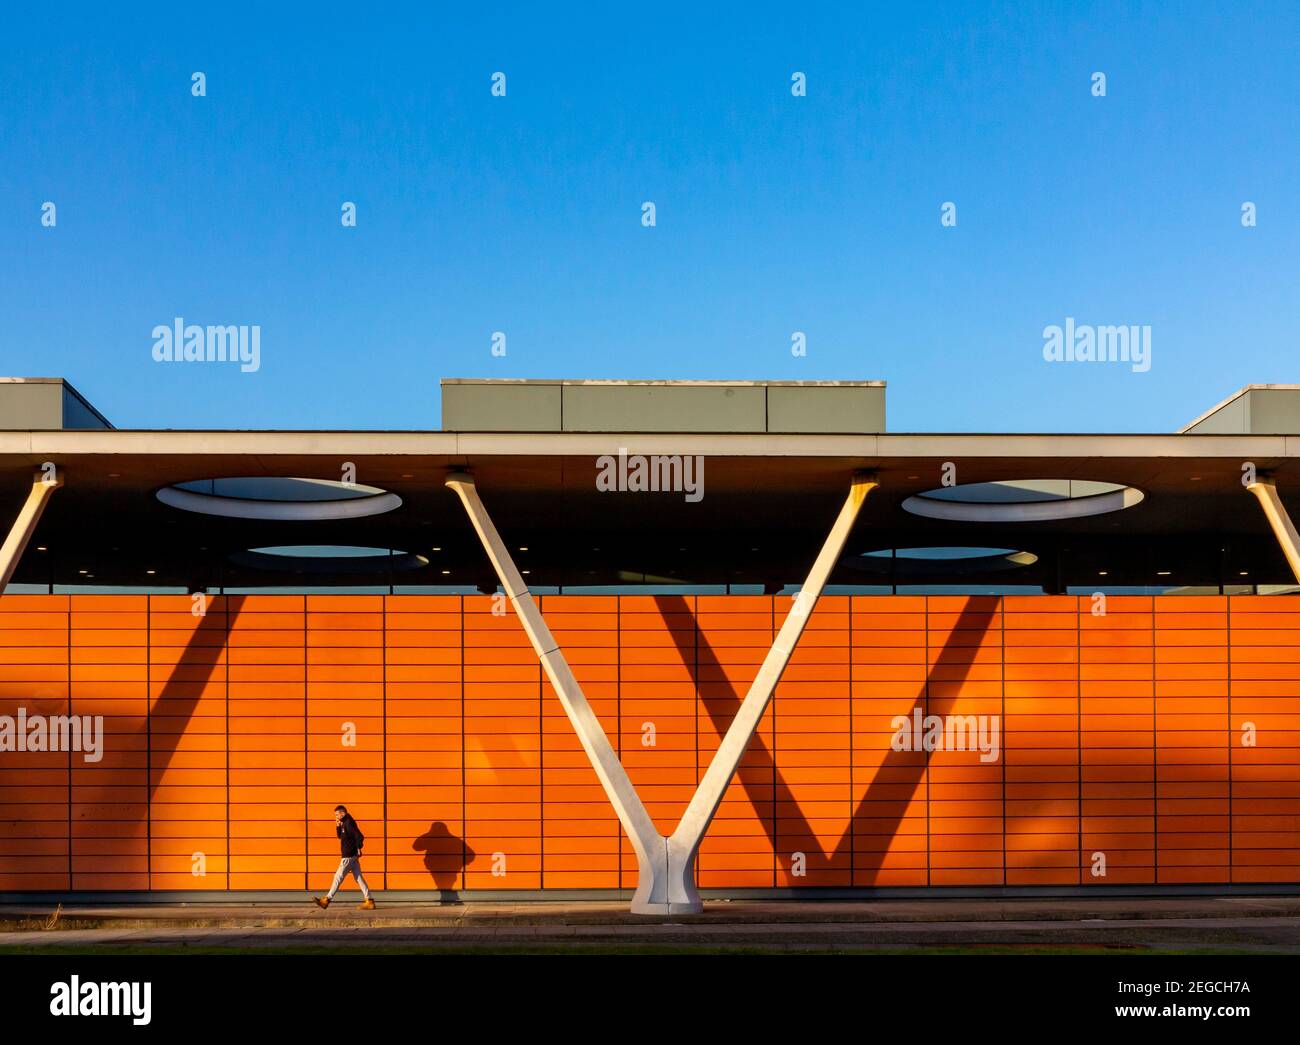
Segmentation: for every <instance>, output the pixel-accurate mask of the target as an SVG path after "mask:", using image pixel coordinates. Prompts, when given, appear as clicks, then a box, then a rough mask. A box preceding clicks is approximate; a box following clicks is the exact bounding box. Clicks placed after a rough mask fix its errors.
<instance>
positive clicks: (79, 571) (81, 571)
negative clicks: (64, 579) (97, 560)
mask: <svg viewBox="0 0 1300 1045" xmlns="http://www.w3.org/2000/svg"><path fill="white" fill-rule="evenodd" d="M77 572H78V573H85V572H86V571H85V570H78V571H77Z"/></svg>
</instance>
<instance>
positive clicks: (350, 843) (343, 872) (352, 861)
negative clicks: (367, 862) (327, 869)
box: [312, 806, 375, 911]
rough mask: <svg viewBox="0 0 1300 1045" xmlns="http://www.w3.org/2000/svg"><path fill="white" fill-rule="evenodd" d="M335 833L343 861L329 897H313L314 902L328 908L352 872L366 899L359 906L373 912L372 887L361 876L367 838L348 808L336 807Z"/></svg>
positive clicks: (340, 863) (335, 876) (340, 862)
mask: <svg viewBox="0 0 1300 1045" xmlns="http://www.w3.org/2000/svg"><path fill="white" fill-rule="evenodd" d="M334 833H335V834H336V835H338V836H339V852H340V853H341V854H342V857H343V859H341V860H340V861H339V869H338V870H337V871H335V872H334V884H333V885H331V886H330V891H329V893H328V895H326V896H325V897H320V896H313V897H312V900H313V901H315V903H316V906H317V907H328V906H329V905H330V901H331V900H333V899H334V894H335V893H337V892H338V891H339V886H340V885H342V884H343V879H344V878H346V877H347V876H348V872H349V871H350V872H351V873H352V877H353V878H355V879H356V880H357V885H359V886H361V895H362V896H364V897H365V900H364V901H363V902H362V903H360V904H358V905H357V906H358V907H360V908H361V910H363V911H373V910H374V909H375V901H374V899H373V898H372V897H371V895H370V886H368V885H366V880H365V877H364V876H363V875H362V874H361V847H362V846H363V845H365V844H366V836H365V835H363V834H362V833H361V828H359V827H358V826H357V822H356V821H355V820H353V819H352V814H351V813H349V812H348V810H347V806H335V807H334Z"/></svg>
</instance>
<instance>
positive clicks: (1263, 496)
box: [1246, 475, 1300, 583]
mask: <svg viewBox="0 0 1300 1045" xmlns="http://www.w3.org/2000/svg"><path fill="white" fill-rule="evenodd" d="M1246 489H1247V490H1249V491H1250V492H1251V493H1253V494H1254V495H1255V497H1256V498H1257V499H1258V500H1259V503H1260V507H1262V508H1263V509H1264V515H1265V517H1266V518H1267V519H1268V524H1269V525H1270V526H1271V527H1273V536H1275V537H1276V538H1277V543H1278V544H1280V545H1281V546H1282V554H1283V555H1285V556H1286V561H1287V562H1288V563H1290V564H1291V572H1292V573H1293V574H1294V575H1295V579H1296V582H1297V583H1300V535H1297V534H1296V529H1295V524H1294V523H1292V522H1291V516H1290V515H1288V514H1287V510H1286V507H1285V506H1284V505H1283V504H1282V498H1281V497H1279V496H1278V495H1277V485H1276V484H1275V483H1274V482H1273V478H1272V476H1263V475H1261V476H1259V477H1257V478H1256V479H1255V481H1254V482H1253V483H1251V484H1250V485H1249V486H1247V487H1246Z"/></svg>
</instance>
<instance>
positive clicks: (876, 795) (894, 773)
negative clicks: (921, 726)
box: [835, 599, 1001, 861]
mask: <svg viewBox="0 0 1300 1045" xmlns="http://www.w3.org/2000/svg"><path fill="white" fill-rule="evenodd" d="M1000 607H1001V600H1000V599H999V600H997V601H995V602H994V603H993V608H991V609H978V608H972V607H971V605H970V603H969V602H968V603H967V605H966V608H965V609H963V610H962V611H961V613H960V614H959V615H958V617H957V622H956V623H955V624H954V625H953V627H952V630H951V631H950V632H949V634H948V638H947V641H945V642H944V644H943V647H942V648H941V649H940V650H939V653H938V656H936V657H935V659H934V665H933V666H932V667H931V668H929V669H928V670H927V671H926V676H925V686H924V688H923V689H922V690H921V692H920V693H918V694H917V695H916V699H915V700H914V701H913V702H912V706H911V707H910V708H908V709H907V712H906V714H907V715H908V717H909V718H910V717H911V716H912V714H913V713H914V712H915V711H916V710H917V709H918V708H919V709H920V710H921V712H922V714H924V715H941V716H942V715H947V714H948V712H949V711H951V710H952V707H953V705H954V704H955V703H956V702H957V697H956V696H955V695H952V696H946V697H931V696H930V690H931V688H932V686H933V684H934V683H936V682H944V683H947V684H949V685H951V686H952V688H953V693H954V694H955V693H956V692H957V689H958V688H959V687H960V686H961V684H962V683H963V682H965V681H966V679H967V677H968V676H969V675H970V668H971V665H972V664H973V663H974V655H973V654H972V653H969V652H968V651H970V650H972V648H974V647H973V646H972V644H971V643H970V642H969V641H962V642H960V643H958V641H957V639H958V637H959V636H963V637H965V636H970V635H971V633H973V632H978V633H979V636H980V639H981V640H983V637H984V636H985V635H986V634H988V630H989V627H990V626H991V625H992V623H993V622H994V620H996V619H997V616H998V611H999V608H1000ZM928 616H929V615H928V611H927V620H926V633H927V634H928V633H929V619H928ZM940 668H951V669H956V670H955V671H954V672H953V673H952V674H951V675H949V673H948V672H945V673H944V674H945V676H946V677H944V678H937V677H936V675H937V673H938V670H939V669H940ZM916 754H917V753H916V752H915V751H894V750H892V749H891V750H890V752H889V754H888V755H886V756H885V760H884V761H883V762H882V763H881V764H880V767H879V768H878V769H877V770H876V775H875V777H874V778H873V779H872V781H871V786H870V787H868V788H867V791H866V793H865V794H864V795H863V796H862V798H861V799H860V800H859V802H858V804H857V807H856V808H855V809H854V810H853V815H852V816H851V817H849V828H848V830H847V831H846V832H845V833H844V836H843V837H842V838H841V839H840V842H839V845H838V846H837V847H836V849H835V858H839V857H842V856H844V855H846V854H847V853H851V851H852V844H853V825H854V824H855V823H857V821H858V818H859V817H861V816H863V815H864V814H865V813H866V812H867V811H868V810H870V809H871V808H872V807H871V803H872V802H881V803H888V804H890V805H892V806H893V807H894V809H895V810H896V812H895V814H894V815H893V816H887V817H875V818H873V819H878V820H884V821H885V822H887V823H888V830H887V834H888V836H889V838H890V839H893V838H894V837H895V836H896V835H897V834H898V828H899V827H900V826H901V824H902V822H903V811H904V810H905V809H906V808H907V806H908V805H909V804H910V803H911V801H912V799H913V798H914V797H915V796H916V792H917V789H918V788H919V787H920V786H921V780H922V778H923V777H924V776H925V775H926V773H927V772H928V771H929V768H930V755H931V754H932V752H929V751H926V752H922V754H923V755H924V757H923V758H921V759H917V758H916V757H915V756H916ZM900 783H901V784H902V785H903V786H904V789H905V791H906V794H907V797H906V798H905V799H899V798H898V797H897V795H896V791H897V788H898V785H899V784H900ZM927 861H928V857H927Z"/></svg>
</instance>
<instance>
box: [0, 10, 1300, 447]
mask: <svg viewBox="0 0 1300 1045" xmlns="http://www.w3.org/2000/svg"><path fill="white" fill-rule="evenodd" d="M638 8H639V10H633V11H621V12H613V11H600V10H598V9H596V5H572V6H569V7H565V6H563V5H541V4H529V5H522V4H521V5H514V4H508V3H502V4H492V5H465V6H463V7H461V6H451V5H438V4H420V5H411V6H410V7H409V8H407V9H406V10H404V11H403V10H400V9H399V8H394V11H393V12H388V11H386V10H383V9H382V7H381V6H375V7H373V8H360V9H359V8H357V7H356V6H355V5H338V6H329V5H322V4H313V5H310V6H307V5H304V6H302V7H300V8H298V9H296V10H281V9H280V7H279V5H270V4H259V5H253V6H241V5H230V4H221V5H203V9H202V10H201V11H199V12H194V11H191V10H189V9H186V8H185V7H182V6H179V5H169V6H159V7H157V8H153V9H146V10H144V11H143V12H135V13H130V12H125V11H122V10H119V9H116V8H111V7H109V6H106V5H94V6H85V7H77V6H64V5H56V7H55V8H54V9H53V10H50V11H41V12H39V13H13V12H12V11H7V12H6V13H5V14H4V15H3V16H2V17H3V32H0V316H3V322H2V323H0V374H3V375H16V376H52V375H61V376H65V377H67V378H69V379H70V380H71V381H72V382H73V383H74V384H75V385H76V386H77V387H78V388H79V389H80V390H81V391H82V392H83V393H84V394H85V395H86V396H87V397H88V398H89V399H90V400H91V401H92V402H93V403H95V404H96V405H97V406H98V407H99V408H100V409H101V410H103V411H104V413H105V414H106V415H107V416H108V417H109V418H110V419H111V420H112V421H114V422H115V423H116V424H117V425H119V426H120V427H172V428H203V427H217V428H227V427H229V428H300V427H301V428H354V427H355V428H434V427H437V425H438V424H439V416H438V414H439V411H438V379H439V378H440V377H599V378H711V379H724V378H739V379H781V380H796V379H808V380H827V379H883V380H886V381H888V382H889V385H890V391H889V419H888V423H889V427H890V429H891V430H894V431H1035V430H1037V431H1166V430H1172V429H1174V428H1176V427H1177V426H1178V425H1180V424H1182V423H1184V422H1186V421H1188V420H1190V419H1191V418H1192V417H1193V416H1195V415H1196V414H1198V413H1199V412H1200V411H1201V410H1202V409H1204V408H1205V407H1208V406H1209V405H1211V404H1212V403H1214V402H1216V401H1217V400H1219V399H1220V398H1222V397H1223V396H1225V395H1227V394H1228V393H1229V392H1231V391H1233V390H1235V389H1236V388H1238V387H1240V386H1241V385H1243V384H1247V383H1251V382H1284V381H1295V380H1297V379H1300V372H1298V368H1297V366H1296V362H1295V361H1296V359H1297V352H1296V345H1295V330H1296V328H1297V322H1296V321H1297V316H1298V313H1300V289H1298V286H1300V283H1298V281H1297V258H1298V257H1300V252H1298V251H1297V247H1300V208H1298V207H1297V202H1296V200H1297V196H1296V190H1297V186H1298V185H1300V62H1297V61H1296V59H1295V42H1296V40H1297V39H1300V8H1297V6H1296V5H1294V4H1289V5H1284V4H1276V5H1258V6H1251V5H1241V4H1227V3H1224V4H1208V3H1205V4H1197V3H1192V4H1186V5H1177V6H1176V7H1175V6H1173V5H1167V4H1154V3H1153V4H1107V3H1099V4H1077V5H1071V4H1025V3H1014V4H981V5H971V4H939V5H936V6H934V7H928V6H927V7H925V8H921V7H920V6H919V5H889V6H885V5H860V4H847V3H846V4H842V5H822V4H816V3H813V4H806V3H799V4H792V3H782V4H769V3H744V4H719V5H703V4H698V3H694V4H680V5H679V4H655V5H638ZM913 8H915V9H913ZM196 70H201V71H203V72H204V73H205V74H206V77H207V96H206V97H203V98H195V97H193V96H192V94H191V74H192V73H193V72H194V71H196ZM496 71H502V72H504V73H505V74H506V96H505V97H504V98H494V97H493V96H492V94H491V77H492V74H493V73H494V72H496ZM796 71H800V72H803V73H805V74H806V77H807V96H806V97H802V98H796V97H793V96H792V95H791V91H790V82H791V81H790V78H791V74H792V73H794V72H796ZM1096 71H1101V72H1104V73H1105V75H1106V78H1107V82H1106V96H1105V97H1104V98H1098V97H1094V96H1093V94H1092V91H1091V79H1090V78H1091V76H1092V74H1093V73H1094V72H1096ZM45 201H53V202H54V203H55V204H56V207H57V225H56V226H55V227H54V228H46V227H42V224H41V208H42V204H43V203H44V202H45ZM344 201H354V202H355V203H356V205H357V226H356V227H355V228H344V227H342V225H341V223H340V207H341V205H342V203H343V202H344ZM644 201H653V202H654V204H655V207H656V220H657V224H656V226H655V227H654V228H645V227H643V226H642V224H641V214H642V203H643V202H644ZM946 201H952V202H954V203H955V204H956V206H957V226H956V227H955V228H944V227H942V226H941V224H940V207H941V205H942V204H943V203H944V202H946ZM1245 201H1251V202H1253V203H1255V204H1256V206H1257V208H1258V226H1257V227H1255V228H1243V227H1242V224H1241V206H1242V203H1243V202H1245ZM176 316H183V317H184V318H185V320H186V321H187V322H191V323H199V324H257V325H259V326H260V327H261V368H260V369H259V370H258V371H257V372H256V373H251V374H242V373H240V372H239V370H238V368H237V367H231V366H222V365H221V364H215V363H190V364H166V363H157V362H155V361H154V360H153V358H152V354H151V349H152V346H153V339H152V334H151V332H152V330H153V328H154V327H155V326H157V325H159V324H170V323H171V322H172V321H173V319H174V317H176ZM1067 316H1070V317H1074V318H1075V320H1076V322H1078V323H1086V324H1097V325H1100V324H1149V325H1150V326H1151V328H1152V335H1151V337H1152V365H1151V369H1150V371H1149V372H1147V373H1134V372H1132V370H1131V368H1129V367H1127V366H1124V365H1120V364H1095V363H1094V364H1077V363H1076V364H1051V363H1047V362H1045V361H1044V360H1043V358H1042V347H1043V334H1042V331H1043V328H1044V327H1045V326H1047V325H1049V324H1063V323H1064V321H1065V318H1066V317H1067ZM494 331H504V332H505V333H506V337H507V341H506V346H507V347H506V355H505V356H504V357H494V356H493V355H492V354H491V351H490V347H491V337H492V333H493V332H494ZM794 331H803V332H804V333H805V334H806V337H807V356H806V357H803V358H796V357H794V356H792V355H791V352H790V343H791V340H790V339H791V334H792V333H793V332H794Z"/></svg>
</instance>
